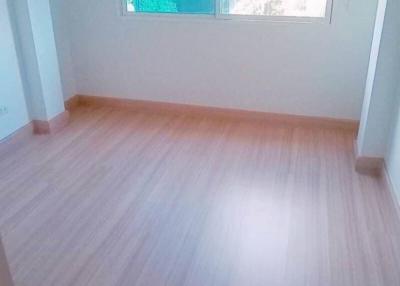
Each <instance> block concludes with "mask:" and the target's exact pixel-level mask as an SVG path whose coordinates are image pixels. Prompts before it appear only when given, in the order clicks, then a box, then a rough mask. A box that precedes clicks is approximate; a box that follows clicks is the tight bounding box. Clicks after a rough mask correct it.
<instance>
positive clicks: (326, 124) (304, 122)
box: [66, 95, 359, 133]
mask: <svg viewBox="0 0 400 286" xmlns="http://www.w3.org/2000/svg"><path fill="white" fill-rule="evenodd" d="M78 105H86V106H99V107H104V106H107V107H111V108H118V109H128V110H133V111H148V112H152V113H174V114H183V115H185V114H186V115H189V116H203V117H223V118H230V119H238V120H262V121H268V122H271V123H274V124H289V125H295V126H307V127H318V128H339V129H344V130H348V131H352V132H355V133H356V132H357V130H358V125H359V122H358V121H355V120H345V119H334V118H323V117H309V116H299V115H288V114H277V113H267V112H259V111H249V110H240V109H226V108H218V107H207V106H197V105H188V104H176V103H166V102H154V101H144V100H132V99H121V98H112V97H100V96H90V95H76V96H75V97H73V98H72V99H70V100H68V102H67V103H66V106H69V107H72V109H73V108H75V107H77V106H78Z"/></svg>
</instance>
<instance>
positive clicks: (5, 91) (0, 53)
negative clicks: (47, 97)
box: [0, 0, 29, 140]
mask: <svg viewBox="0 0 400 286" xmlns="http://www.w3.org/2000/svg"><path fill="white" fill-rule="evenodd" d="M0 107H6V108H7V109H8V113H6V114H5V115H3V116H1V115H0V140H1V139H4V138H5V137H6V136H8V135H10V134H11V133H13V132H14V131H16V130H18V129H19V128H21V127H22V126H24V125H25V124H27V123H28V122H29V116H28V112H27V107H26V102H25V97H24V90H23V86H22V79H21V74H20V71H19V66H18V58H17V53H16V48H15V42H14V37H13V32H12V27H11V23H10V17H9V11H8V6H7V1H6V0H0Z"/></svg>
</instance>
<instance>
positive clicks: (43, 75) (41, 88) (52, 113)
mask: <svg viewBox="0 0 400 286" xmlns="http://www.w3.org/2000/svg"><path fill="white" fill-rule="evenodd" d="M49 2H50V0H15V1H14V4H13V5H14V9H15V15H16V22H17V28H18V29H17V30H18V35H19V41H20V46H21V51H20V52H21V55H20V56H21V57H22V62H23V64H22V66H23V70H24V71H23V73H24V79H25V84H26V93H27V101H28V105H29V110H30V115H31V117H32V118H31V119H32V120H36V121H42V122H50V121H51V120H52V119H54V118H55V117H57V116H60V115H62V114H63V113H64V112H65V109H64V100H63V93H62V86H61V78H60V70H59V64H58V59H57V50H56V43H55V39H54V31H53V22H52V15H51V10H50V3H49Z"/></svg>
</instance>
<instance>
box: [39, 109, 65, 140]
mask: <svg viewBox="0 0 400 286" xmlns="http://www.w3.org/2000/svg"><path fill="white" fill-rule="evenodd" d="M68 122H69V111H64V112H63V113H61V114H59V115H57V116H56V117H54V118H53V119H51V120H49V121H42V120H33V121H32V124H33V133H34V134H38V135H40V134H52V133H56V132H58V131H60V130H61V129H63V128H64V127H65V126H66V125H68Z"/></svg>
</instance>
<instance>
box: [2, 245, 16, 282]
mask: <svg viewBox="0 0 400 286" xmlns="http://www.w3.org/2000/svg"><path fill="white" fill-rule="evenodd" d="M0 285H1V286H13V285H14V283H13V279H12V277H11V272H10V267H9V266H8V262H7V257H6V253H5V250H4V247H3V243H2V241H1V237H0Z"/></svg>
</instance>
